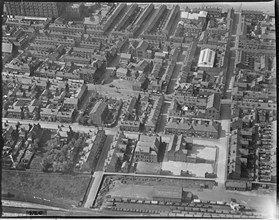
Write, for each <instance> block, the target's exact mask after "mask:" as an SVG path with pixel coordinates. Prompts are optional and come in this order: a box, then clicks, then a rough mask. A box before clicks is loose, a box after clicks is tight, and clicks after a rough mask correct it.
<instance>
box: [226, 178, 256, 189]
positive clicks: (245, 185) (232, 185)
mask: <svg viewBox="0 0 279 220" xmlns="http://www.w3.org/2000/svg"><path fill="white" fill-rule="evenodd" d="M225 186H226V189H228V190H240V191H246V190H251V184H250V183H249V182H247V181H232V180H229V181H226V183H225Z"/></svg>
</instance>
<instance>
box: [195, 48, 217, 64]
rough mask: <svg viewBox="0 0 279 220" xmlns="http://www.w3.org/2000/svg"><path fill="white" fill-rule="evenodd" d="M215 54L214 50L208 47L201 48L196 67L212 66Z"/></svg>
mask: <svg viewBox="0 0 279 220" xmlns="http://www.w3.org/2000/svg"><path fill="white" fill-rule="evenodd" d="M215 54H216V53H215V51H213V50H211V49H209V48H206V49H204V50H201V53H200V57H199V61H198V67H213V66H214V60H215Z"/></svg>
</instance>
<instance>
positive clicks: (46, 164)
mask: <svg viewBox="0 0 279 220" xmlns="http://www.w3.org/2000/svg"><path fill="white" fill-rule="evenodd" d="M52 164H53V160H52V158H51V157H50V156H47V157H46V158H44V159H43V161H42V163H41V165H42V171H43V172H47V171H49V169H50V168H52Z"/></svg>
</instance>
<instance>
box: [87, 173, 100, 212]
mask: <svg viewBox="0 0 279 220" xmlns="http://www.w3.org/2000/svg"><path fill="white" fill-rule="evenodd" d="M103 174H104V172H103V171H97V172H94V174H93V177H94V181H93V184H92V186H91V188H90V191H89V193H88V196H87V200H86V202H85V204H84V208H91V206H93V203H94V201H95V199H96V196H97V194H98V191H99V188H100V185H101V182H102V179H103Z"/></svg>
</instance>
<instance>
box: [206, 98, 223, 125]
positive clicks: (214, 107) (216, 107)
mask: <svg viewBox="0 0 279 220" xmlns="http://www.w3.org/2000/svg"><path fill="white" fill-rule="evenodd" d="M220 108H221V97H220V96H219V95H218V94H212V95H210V96H208V99H207V104H206V112H205V114H206V116H205V117H206V118H208V119H213V120H218V119H219V118H220Z"/></svg>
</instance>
